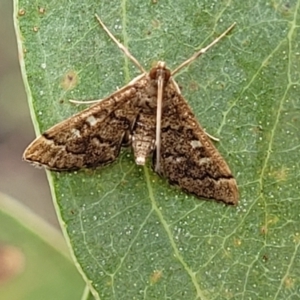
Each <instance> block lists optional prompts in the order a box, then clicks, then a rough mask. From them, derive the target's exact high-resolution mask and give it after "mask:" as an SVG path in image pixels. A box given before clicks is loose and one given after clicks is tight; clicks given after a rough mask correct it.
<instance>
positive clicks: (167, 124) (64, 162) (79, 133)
mask: <svg viewBox="0 0 300 300" xmlns="http://www.w3.org/2000/svg"><path fill="white" fill-rule="evenodd" d="M96 17H97V19H98V21H99V23H100V24H101V26H102V27H103V29H104V30H105V31H106V32H107V33H108V35H109V36H110V37H111V38H112V39H113V41H114V42H115V43H116V44H117V45H118V47H119V48H120V49H121V50H122V51H123V52H124V53H125V54H126V55H127V56H128V57H129V58H130V59H131V60H132V61H133V62H134V63H135V64H136V65H137V66H138V68H139V69H140V70H141V72H142V74H141V75H139V76H138V77H136V78H135V79H134V80H132V81H131V82H130V83H129V84H128V85H126V86H124V87H123V88H121V89H120V90H118V91H116V92H115V93H113V94H112V95H110V96H109V97H107V98H105V99H103V100H101V101H99V102H97V103H96V104H94V105H92V106H91V107H89V108H87V109H85V110H83V111H82V112H79V113H78V114H75V115H73V116H72V117H70V118H68V119H67V120H64V121H62V122H60V123H59V124H57V125H55V126H53V127H52V128H50V129H48V130H47V131H46V132H44V133H43V134H42V135H41V136H39V137H38V138H36V139H35V140H34V141H33V142H32V143H31V144H30V145H29V146H28V147H27V149H26V150H25V152H24V155H23V158H24V159H25V160H26V161H29V162H31V163H33V164H35V165H42V166H44V167H46V168H48V169H50V170H54V171H70V170H77V169H81V168H95V167H99V166H103V165H106V164H108V163H111V162H113V161H114V160H115V159H116V158H117V157H118V155H119V152H120V149H121V147H122V146H128V145H131V147H132V149H133V152H134V157H135V162H136V163H137V164H139V165H144V164H145V162H146V159H147V157H149V156H151V155H152V157H153V158H152V161H153V168H154V170H155V172H156V173H158V174H159V175H161V176H163V177H166V178H167V179H168V181H169V182H170V183H171V184H176V185H178V186H179V187H181V188H182V189H184V190H185V191H187V192H189V193H193V194H195V195H196V196H198V197H205V198H213V199H216V200H219V201H223V202H225V203H227V204H234V205H235V204H237V203H238V189H237V184H236V181H235V179H234V178H233V176H232V174H231V171H230V169H229V167H228V165H227V163H226V162H225V160H224V159H223V158H222V157H221V155H220V154H219V152H218V151H217V149H216V148H215V147H214V145H213V144H212V142H211V140H210V138H209V137H208V136H207V134H206V133H205V131H204V130H203V129H202V127H201V126H200V124H199V123H198V122H197V120H196V118H195V115H194V114H193V112H192V110H191V108H190V107H189V105H188V104H187V102H186V101H185V99H184V98H183V96H182V95H181V92H180V89H179V88H178V85H177V83H176V82H175V80H174V79H173V75H174V74H175V73H177V72H178V71H179V70H181V69H182V68H183V67H185V66H186V65H188V64H189V63H191V62H192V61H193V60H195V59H196V58H197V57H199V56H200V55H202V54H203V53H205V52H206V51H207V50H208V49H209V48H211V47H212V46H213V45H214V44H216V43H217V42H218V41H219V40H220V39H221V38H223V37H224V36H225V35H226V34H227V33H228V32H229V31H230V30H231V29H232V28H233V27H234V25H235V23H234V24H232V25H231V26H230V27H229V28H228V29H227V30H226V31H225V32H224V33H223V34H221V35H220V36H219V37H218V38H217V39H215V40H214V41H213V42H212V43H211V44H209V45H208V46H207V47H205V48H203V49H201V50H200V51H198V52H197V53H195V54H194V55H193V56H192V57H191V58H190V59H188V60H186V61H185V62H183V63H182V64H181V65H180V66H179V67H177V68H176V69H175V70H174V71H172V72H171V71H170V70H169V69H168V68H167V67H166V64H165V63H164V62H158V63H157V65H156V66H155V67H153V68H152V69H151V70H150V72H146V71H145V70H144V68H143V67H142V66H141V65H140V64H139V62H138V61H137V60H136V59H135V58H134V57H133V56H132V55H131V54H130V52H129V51H128V49H126V48H125V47H124V46H123V45H122V44H121V43H119V42H118V41H117V40H116V38H115V37H114V36H113V35H112V34H111V33H110V32H109V30H108V29H107V28H106V26H105V25H104V24H103V22H102V21H101V20H100V18H99V17H98V16H96Z"/></svg>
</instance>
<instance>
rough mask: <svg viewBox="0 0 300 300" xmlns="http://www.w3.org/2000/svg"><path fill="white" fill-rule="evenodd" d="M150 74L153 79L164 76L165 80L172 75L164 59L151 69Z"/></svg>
mask: <svg viewBox="0 0 300 300" xmlns="http://www.w3.org/2000/svg"><path fill="white" fill-rule="evenodd" d="M149 76H150V78H151V79H158V78H159V77H162V78H164V80H165V81H168V80H169V78H170V77H171V71H170V70H169V69H168V68H167V67H166V63H165V62H164V61H159V62H158V63H157V64H156V66H155V67H154V68H152V69H151V70H150V72H149Z"/></svg>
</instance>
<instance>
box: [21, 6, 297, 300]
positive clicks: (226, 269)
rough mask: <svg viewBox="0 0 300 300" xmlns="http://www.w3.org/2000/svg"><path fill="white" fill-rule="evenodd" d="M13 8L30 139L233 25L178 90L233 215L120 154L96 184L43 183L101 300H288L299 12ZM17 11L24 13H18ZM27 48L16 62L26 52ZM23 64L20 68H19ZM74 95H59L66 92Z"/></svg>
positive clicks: (292, 286) (54, 179) (65, 177)
mask: <svg viewBox="0 0 300 300" xmlns="http://www.w3.org/2000/svg"><path fill="white" fill-rule="evenodd" d="M39 5H40V7H42V8H45V11H42V10H41V9H39V7H38V6H37V4H36V2H31V3H29V2H28V1H24V0H22V1H19V4H18V5H17V4H16V22H17V26H16V28H17V31H18V33H17V36H18V43H19V49H20V61H21V67H22V72H23V76H24V82H25V87H26V90H27V93H28V98H29V105H30V106H31V109H32V116H33V120H34V123H35V127H36V130H37V132H40V131H44V130H46V129H47V128H49V127H50V126H52V125H54V124H56V123H57V122H59V121H62V120H64V119H65V118H67V117H69V116H71V115H72V114H73V113H75V112H77V111H80V110H81V109H83V107H82V106H79V107H75V106H74V105H72V104H70V103H69V102H68V100H69V99H79V100H87V99H98V98H100V99H101V98H103V97H105V96H107V95H109V94H111V93H112V92H113V91H115V90H116V88H120V87H122V86H123V85H125V84H126V83H128V82H129V81H130V80H131V79H132V78H134V77H135V76H137V75H138V74H139V73H138V70H137V69H136V67H135V66H133V65H132V63H131V62H130V61H129V60H128V58H126V57H125V56H124V54H123V53H122V52H121V51H120V50H119V49H118V47H117V46H116V45H115V44H114V43H113V41H112V40H111V39H110V38H109V37H108V36H107V34H106V33H105V32H103V30H102V28H101V27H100V26H99V25H98V23H97V21H96V20H95V17H94V13H95V12H97V13H98V14H99V15H100V17H101V19H102V20H103V21H104V23H105V24H106V25H107V26H108V28H109V29H110V30H111V32H112V33H113V34H114V35H115V36H116V37H117V38H118V39H119V40H120V41H121V42H122V43H124V44H125V46H126V47H128V48H129V50H130V52H131V53H132V54H133V55H134V56H135V57H136V58H137V59H138V60H139V61H140V63H141V64H142V65H143V66H144V67H145V68H147V69H149V68H150V67H151V65H153V63H155V62H157V61H158V60H164V61H166V62H167V64H168V66H169V67H170V69H174V68H175V67H176V66H177V65H179V64H180V63H182V62H183V61H184V60H185V59H187V58H189V57H190V56H191V55H192V54H193V53H194V52H195V51H196V50H198V49H200V48H201V47H203V46H205V45H207V44H208V43H209V42H210V41H212V40H213V39H214V38H215V37H216V36H218V35H219V34H220V33H221V32H223V31H224V30H225V29H226V28H227V27H228V26H229V25H230V24H232V23H233V22H234V21H236V22H237V26H236V27H235V29H234V30H233V31H232V32H231V34H230V35H229V36H227V37H226V38H224V39H223V40H222V41H221V42H219V43H218V44H217V45H216V46H215V47H214V48H213V49H211V51H209V53H207V54H205V55H204V56H203V57H201V58H199V59H198V60H197V61H196V62H194V63H193V64H192V65H191V66H189V67H188V68H186V69H185V70H184V71H182V72H181V74H179V75H178V76H176V80H177V82H178V83H179V85H180V86H181V87H182V92H183V94H184V96H185V97H186V99H187V100H188V102H189V103H190V105H191V106H192V108H193V110H194V112H195V114H196V116H197V117H198V118H199V119H200V121H201V124H202V125H203V126H204V128H206V130H207V131H208V132H209V133H211V134H212V135H215V136H218V137H220V138H221V142H220V143H218V144H217V145H216V146H217V148H218V149H219V150H220V152H221V153H222V154H223V156H224V158H225V159H226V161H227V162H228V164H229V165H230V167H231V169H232V171H233V173H234V174H235V175H236V178H237V182H238V185H239V190H240V204H239V206H238V207H237V208H233V207H227V206H225V205H222V204H219V203H216V202H214V201H201V200H199V199H195V198H194V197H192V196H190V195H186V194H185V193H183V192H181V191H180V190H178V189H176V188H174V187H171V186H170V185H168V184H167V182H166V181H165V180H164V179H161V178H159V177H158V176H157V175H156V174H155V173H153V172H152V170H151V169H150V167H149V166H148V165H147V166H145V167H139V166H136V165H135V164H134V161H133V157H132V154H131V153H130V151H128V150H124V151H123V152H122V153H121V154H120V157H119V158H118V160H117V161H116V163H114V164H112V165H110V166H107V167H105V168H102V169H99V170H95V171H86V170H83V171H80V172H74V173H60V174H57V173H51V174H50V175H49V179H50V185H51V188H52V192H53V197H54V199H55V203H56V208H57V212H58V215H59V219H60V223H61V225H62V228H63V230H64V233H65V237H66V238H67V240H68V242H69V245H70V249H71V251H72V253H73V256H74V259H75V260H76V263H77V265H78V268H79V270H80V272H81V273H82V275H83V276H84V278H85V279H86V280H87V281H88V282H89V283H91V286H92V289H93V293H94V296H95V297H96V298H98V299H100V298H101V299H112V298H115V299H141V298H144V299H163V298H169V299H232V298H236V299H250V298H255V299H288V298H291V299H292V298H293V297H295V295H296V294H297V292H298V293H299V291H298V289H299V288H298V287H299V276H300V271H299V270H300V263H299V262H300V255H299V244H300V236H299V226H298V222H299V213H298V211H299V208H298V206H299V199H300V196H299V186H300V185H299V184H298V178H299V148H300V146H299V145H300V134H299V127H300V114H299V109H300V100H299V94H300V84H299V70H300V60H299V53H300V49H299V47H300V37H299V19H300V18H299V17H300V16H299V7H300V2H299V0H298V1H289V2H274V1H273V2H266V1H245V2H241V1H236V0H233V1H227V2H225V1H219V2H211V1H208V2H204V1H200V0H199V1H183V0H176V1H163V0H158V1H150V0H149V1H140V2H139V3H138V4H137V1H132V0H131V1H126V2H125V1H123V2H119V1H109V2H108V1H101V2H100V3H96V2H95V1H91V0H87V1H84V2H80V1H77V0H74V1H71V2H62V3H61V2H59V1H54V2H43V1H42V2H39ZM20 9H23V11H24V12H25V14H23V15H22V13H21V12H19V14H20V15H21V16H20V15H19V16H17V13H18V11H19V10H20ZM25 49H26V52H25V53H24V51H25ZM22 53H24V57H23V56H22ZM70 78H71V79H72V82H75V83H74V85H72V86H71V88H69V89H68V84H67V83H68V80H70Z"/></svg>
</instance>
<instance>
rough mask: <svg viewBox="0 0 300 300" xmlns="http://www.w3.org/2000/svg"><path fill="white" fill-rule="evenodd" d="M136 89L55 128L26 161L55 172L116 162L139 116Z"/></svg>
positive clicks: (34, 145) (37, 141) (28, 153)
mask: <svg viewBox="0 0 300 300" xmlns="http://www.w3.org/2000/svg"><path fill="white" fill-rule="evenodd" d="M136 98H137V93H136V89H135V88H134V87H132V86H130V85H129V86H128V88H126V89H125V90H124V89H123V90H122V92H120V93H118V92H116V93H115V94H113V95H111V96H109V97H107V98H105V99H103V100H100V102H99V103H96V104H94V105H92V106H90V107H89V108H87V109H85V110H83V111H81V112H79V113H77V114H75V115H73V116H71V117H70V118H68V119H66V120H64V121H62V122H60V123H58V124H57V125H55V126H53V127H51V128H50V129H48V130H47V131H46V132H44V133H43V134H42V135H41V136H39V137H38V138H36V139H35V140H34V141H33V142H32V143H31V144H30V145H29V146H28V148H27V149H26V150H25V153H24V155H23V158H24V160H26V161H29V162H31V163H33V164H35V165H38V166H41V165H42V166H44V167H46V168H48V169H50V170H55V171H64V170H67V171H71V170H77V169H81V168H95V167H97V166H103V165H106V164H108V163H111V162H113V161H114V160H115V159H116V158H117V156H118V155H119V152H120V148H121V146H122V145H125V144H126V143H128V139H129V135H130V129H131V127H132V124H133V123H134V122H135V118H136V116H137V115H138V111H137V109H138V108H137V107H136V105H135V104H136V103H137V101H136V100H137V99H136Z"/></svg>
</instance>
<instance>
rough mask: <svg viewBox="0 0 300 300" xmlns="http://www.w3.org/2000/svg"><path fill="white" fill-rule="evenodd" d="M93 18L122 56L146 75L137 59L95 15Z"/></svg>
mask: <svg viewBox="0 0 300 300" xmlns="http://www.w3.org/2000/svg"><path fill="white" fill-rule="evenodd" d="M95 16H96V18H97V20H98V22H99V23H100V25H101V27H102V28H103V29H104V30H105V32H106V33H107V34H108V35H109V37H110V38H111V39H112V40H113V41H114V42H115V43H116V44H117V46H118V47H119V49H121V50H122V51H123V52H124V54H125V55H126V56H127V57H128V58H129V59H130V60H131V61H132V62H133V63H134V64H135V65H136V66H137V67H138V68H139V69H140V71H141V72H142V73H147V72H146V70H145V69H144V68H143V67H142V65H141V64H140V63H139V62H138V61H137V59H136V58H135V57H134V56H133V55H132V54H131V53H130V52H129V50H128V49H127V48H126V47H125V46H124V45H123V44H121V43H120V42H119V41H118V40H117V39H116V38H115V37H114V36H113V34H112V33H111V32H110V31H109V30H108V28H107V27H106V26H105V25H104V23H103V22H102V21H101V19H100V17H99V16H98V15H97V14H95Z"/></svg>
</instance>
